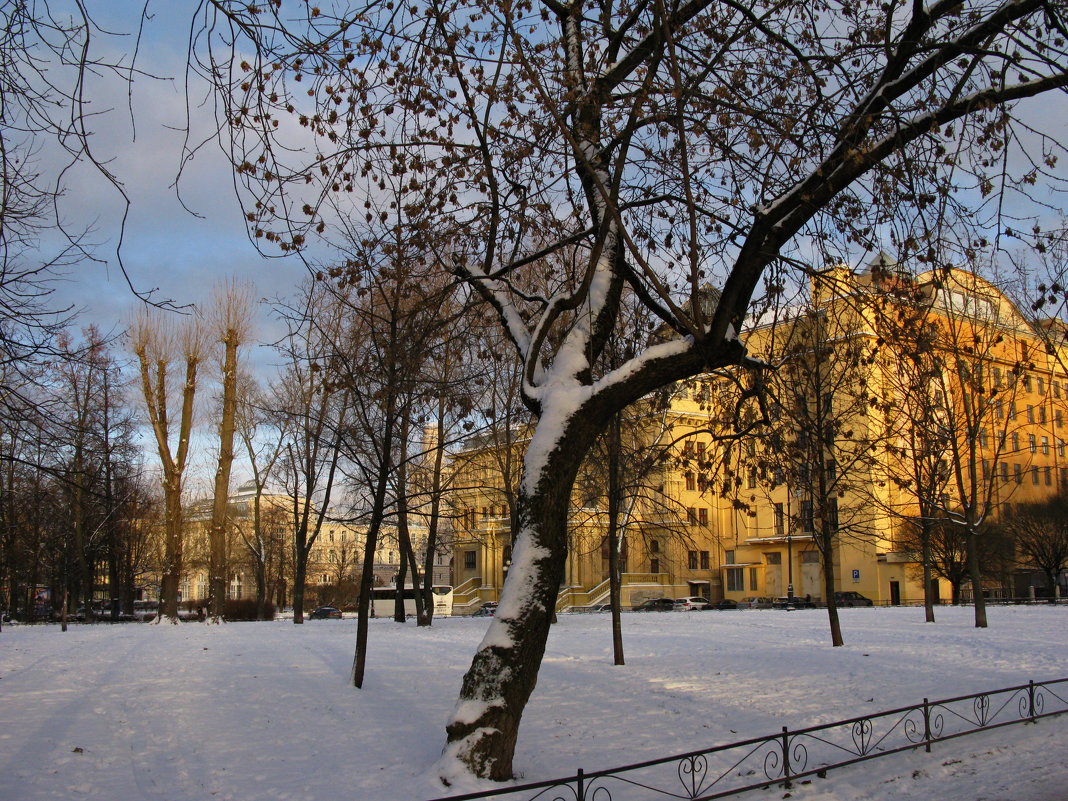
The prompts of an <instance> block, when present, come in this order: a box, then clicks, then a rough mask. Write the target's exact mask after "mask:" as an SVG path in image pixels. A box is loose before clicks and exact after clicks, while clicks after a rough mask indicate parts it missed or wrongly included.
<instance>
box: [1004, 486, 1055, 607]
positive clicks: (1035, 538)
mask: <svg viewBox="0 0 1068 801" xmlns="http://www.w3.org/2000/svg"><path fill="white" fill-rule="evenodd" d="M1066 513H1068V504H1066V503H1065V497H1064V495H1058V496H1056V497H1054V498H1051V499H1049V500H1048V501H1045V502H1042V503H1026V504H1024V503H1021V504H1017V506H1016V511H1015V514H1013V515H1010V516H1008V517H1007V519H1005V520H1004V521H1002V527H1003V528H1004V529H1005V531H1006V532H1007V533H1008V534H1009V535H1010V536H1011V537H1012V539H1013V542H1014V543H1015V547H1016V553H1017V554H1018V555H1019V557H1020V562H1021V564H1022V565H1025V566H1028V567H1033V568H1035V569H1037V570H1039V571H1040V572H1041V573H1042V575H1043V576H1044V577H1045V579H1046V586H1047V587H1048V588H1049V589H1050V594H1051V596H1052V597H1053V598H1057V597H1059V594H1060V584H1059V583H1058V581H1059V579H1060V576H1061V572H1062V571H1064V570H1065V568H1068V514H1066Z"/></svg>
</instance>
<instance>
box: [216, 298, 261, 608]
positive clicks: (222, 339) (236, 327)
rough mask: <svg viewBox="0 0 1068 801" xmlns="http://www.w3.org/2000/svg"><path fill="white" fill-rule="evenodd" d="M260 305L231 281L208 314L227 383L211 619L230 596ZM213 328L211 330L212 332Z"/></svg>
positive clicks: (221, 428) (221, 420)
mask: <svg viewBox="0 0 1068 801" xmlns="http://www.w3.org/2000/svg"><path fill="white" fill-rule="evenodd" d="M253 310H254V304H253V300H252V288H251V287H250V286H248V285H245V286H240V285H238V284H237V282H236V281H230V282H228V283H226V284H224V285H222V286H220V287H217V288H216V290H215V296H214V298H213V299H212V301H211V305H210V306H209V307H208V310H207V313H206V315H205V318H204V320H205V322H204V325H205V335H206V336H207V335H210V336H211V338H212V339H213V340H214V342H215V343H216V345H217V347H218V350H219V351H220V352H219V365H218V367H219V372H220V381H221V384H222V399H221V408H220V410H219V460H218V466H217V468H216V470H215V491H214V494H213V496H212V507H211V522H210V524H209V528H208V547H209V549H210V558H209V563H208V565H209V566H208V615H207V620H208V621H209V622H215V623H218V622H219V621H221V620H222V617H223V606H224V604H225V601H226V585H227V572H226V568H227V565H226V523H227V503H228V500H229V497H230V468H231V466H232V465H233V461H234V433H235V431H236V425H237V403H238V386H239V380H238V379H239V373H238V355H239V354H238V351H239V350H240V349H241V347H242V346H243V345H245V344H247V342H248V338H249V333H250V327H251V325H252V313H253ZM209 332H210V333H209Z"/></svg>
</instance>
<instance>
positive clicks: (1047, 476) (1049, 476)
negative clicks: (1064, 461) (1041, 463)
mask: <svg viewBox="0 0 1068 801" xmlns="http://www.w3.org/2000/svg"><path fill="white" fill-rule="evenodd" d="M1042 472H1043V474H1044V476H1043V480H1044V481H1045V482H1046V486H1047V487H1048V486H1049V485H1050V484H1052V483H1053V469H1052V468H1051V467H1050V466H1049V465H1046V466H1045V468H1043V471H1042Z"/></svg>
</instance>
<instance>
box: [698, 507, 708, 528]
mask: <svg viewBox="0 0 1068 801" xmlns="http://www.w3.org/2000/svg"><path fill="white" fill-rule="evenodd" d="M697 523H698V524H699V525H702V526H704V527H705V528H708V510H707V509H705V508H704V507H702V508H700V509H698V510H697Z"/></svg>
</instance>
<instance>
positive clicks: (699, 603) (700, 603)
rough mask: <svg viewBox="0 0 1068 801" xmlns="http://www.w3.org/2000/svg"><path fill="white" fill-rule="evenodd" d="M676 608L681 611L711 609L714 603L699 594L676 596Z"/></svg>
mask: <svg viewBox="0 0 1068 801" xmlns="http://www.w3.org/2000/svg"><path fill="white" fill-rule="evenodd" d="M675 608H676V609H677V610H679V611H680V612H690V611H692V610H694V609H711V608H712V603H711V601H709V600H708V599H707V598H702V597H701V596H699V595H688V596H686V597H685V598H676V599H675Z"/></svg>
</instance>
